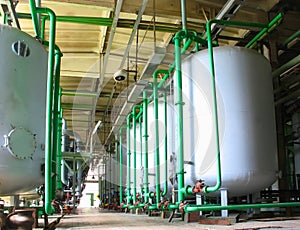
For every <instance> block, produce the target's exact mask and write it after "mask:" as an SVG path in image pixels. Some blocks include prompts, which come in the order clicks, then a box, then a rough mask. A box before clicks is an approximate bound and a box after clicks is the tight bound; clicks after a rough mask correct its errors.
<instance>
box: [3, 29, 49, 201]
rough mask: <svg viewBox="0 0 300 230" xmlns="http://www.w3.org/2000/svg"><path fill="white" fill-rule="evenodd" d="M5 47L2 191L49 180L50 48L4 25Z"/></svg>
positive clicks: (11, 191)
mask: <svg viewBox="0 0 300 230" xmlns="http://www.w3.org/2000/svg"><path fill="white" fill-rule="evenodd" d="M0 47H1V52H0V69H1V75H0V81H1V84H0V121H1V122H0V137H1V138H0V145H1V148H0V195H12V194H16V193H19V192H25V191H28V190H30V189H34V188H35V187H36V186H39V185H40V184H42V183H43V180H44V177H43V174H42V170H43V164H44V147H45V117H46V103H45V102H46V79H47V52H46V51H45V49H44V48H43V46H42V45H41V44H40V43H39V42H37V41H36V40H35V39H34V38H32V37H31V36H29V35H28V34H26V33H24V32H21V31H20V30H18V29H16V28H12V27H9V26H5V25H0Z"/></svg>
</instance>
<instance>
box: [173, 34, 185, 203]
mask: <svg viewBox="0 0 300 230" xmlns="http://www.w3.org/2000/svg"><path fill="white" fill-rule="evenodd" d="M173 40H174V42H175V71H176V72H175V74H176V77H175V82H174V84H175V87H176V94H175V96H176V98H175V106H176V112H177V130H178V135H177V146H176V147H177V150H178V154H177V170H178V171H177V179H178V202H182V201H183V200H184V191H183V189H184V148H183V105H184V102H183V100H182V76H181V52H180V43H181V40H182V37H181V32H178V33H177V34H176V35H175V37H174V38H173Z"/></svg>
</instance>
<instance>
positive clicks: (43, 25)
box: [41, 17, 48, 41]
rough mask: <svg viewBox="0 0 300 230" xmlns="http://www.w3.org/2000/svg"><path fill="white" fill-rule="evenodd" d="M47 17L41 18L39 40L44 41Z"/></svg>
mask: <svg viewBox="0 0 300 230" xmlns="http://www.w3.org/2000/svg"><path fill="white" fill-rule="evenodd" d="M47 18H48V17H42V19H41V40H42V41H43V40H44V39H45V27H46V20H47Z"/></svg>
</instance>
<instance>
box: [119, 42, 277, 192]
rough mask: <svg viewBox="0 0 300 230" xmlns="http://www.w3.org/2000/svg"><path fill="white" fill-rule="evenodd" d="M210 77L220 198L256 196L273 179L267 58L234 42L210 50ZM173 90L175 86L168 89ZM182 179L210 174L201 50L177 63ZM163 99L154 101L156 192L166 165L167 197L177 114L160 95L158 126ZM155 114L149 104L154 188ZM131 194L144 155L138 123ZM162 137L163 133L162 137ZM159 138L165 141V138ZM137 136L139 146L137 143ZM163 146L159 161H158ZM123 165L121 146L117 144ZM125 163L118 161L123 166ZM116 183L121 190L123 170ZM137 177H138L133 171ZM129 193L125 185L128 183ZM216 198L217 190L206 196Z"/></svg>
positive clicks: (210, 181)
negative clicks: (225, 193) (179, 65)
mask: <svg viewBox="0 0 300 230" xmlns="http://www.w3.org/2000/svg"><path fill="white" fill-rule="evenodd" d="M214 65H215V75H216V78H215V81H216V89H217V110H218V124H219V142H220V154H221V175H222V186H221V188H222V189H225V190H227V191H228V196H231V197H232V196H244V195H249V194H256V193H258V192H259V191H261V190H263V189H265V188H268V187H269V186H271V185H272V184H273V183H274V182H275V181H276V178H277V170H278V169H277V145H276V127H275V113H274V100H273V86H272V77H271V67H270V64H269V62H268V60H267V59H266V58H265V57H264V56H262V55H261V54H259V53H257V52H256V51H253V50H249V49H246V48H241V47H217V48H214ZM174 92H175V93H176V85H175V86H174ZM182 94H183V102H184V107H183V127H184V129H183V139H184V142H183V144H184V172H185V174H184V178H185V184H186V185H191V186H193V185H195V184H196V183H197V181H199V180H200V179H201V180H202V181H204V182H205V184H206V185H208V186H214V185H215V184H216V180H217V179H216V178H217V158H216V151H215V145H216V133H215V132H216V131H215V124H214V114H213V106H214V104H213V96H212V88H211V75H210V63H209V54H208V51H207V50H203V51H200V52H198V53H195V54H193V55H191V56H189V57H187V58H185V59H184V60H183V62H182ZM164 103H165V102H164V99H163V97H161V98H160V99H159V106H158V107H159V121H158V122H159V143H160V144H159V156H160V157H159V158H160V159H159V161H160V187H161V191H163V190H164V181H165V175H164V167H165V164H167V168H168V170H167V172H168V175H167V181H168V195H167V197H170V196H171V195H172V188H173V186H175V189H176V183H173V182H174V178H175V181H176V173H177V163H178V162H177V158H178V155H177V154H178V150H177V149H176V146H178V130H177V112H176V108H175V107H176V105H175V103H176V102H175V101H174V95H172V94H170V95H169V96H168V97H167V99H166V103H167V115H166V116H167V119H166V120H167V125H166V126H165V109H164V106H165V105H164ZM154 122H155V119H154V106H153V103H150V104H149V105H148V127H149V129H148V135H149V137H148V148H149V149H148V155H149V187H150V191H153V192H155V184H156V183H155V177H156V175H155V173H156V170H155V168H156V166H155V157H154V156H155V128H154V127H155V124H154ZM130 135H131V137H130V139H131V144H130V152H131V169H130V170H131V182H132V181H133V175H134V174H133V173H134V170H133V165H134V162H133V153H134V148H133V146H134V143H133V136H134V134H133V129H132V128H131V132H130ZM136 135H137V138H136V140H137V144H136V154H137V157H136V159H137V162H136V165H137V172H138V173H137V175H138V176H137V183H136V184H137V192H138V193H142V187H144V181H143V175H144V174H143V173H144V167H143V166H144V165H143V164H144V162H143V157H141V155H143V154H145V149H144V148H145V147H144V146H145V142H144V138H143V137H142V138H140V135H142V136H144V130H143V124H142V127H141V130H140V126H139V125H137V131H136ZM165 135H166V136H165ZM165 137H166V139H167V141H166V142H165ZM141 140H142V143H141ZM165 143H166V144H167V161H165V156H164V152H165ZM123 145H124V151H123V154H124V155H123V162H124V161H125V162H126V152H127V150H126V143H123ZM125 164H126V163H125ZM124 174H125V175H124V178H123V186H125V187H126V173H124ZM141 175H142V176H141ZM130 187H131V191H133V189H134V188H133V183H131V186H130ZM213 195H217V194H213Z"/></svg>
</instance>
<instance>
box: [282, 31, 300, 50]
mask: <svg viewBox="0 0 300 230" xmlns="http://www.w3.org/2000/svg"><path fill="white" fill-rule="evenodd" d="M299 36H300V30H298V31H297V32H296V33H294V34H292V36H290V37H288V38H287V39H286V40H285V41H284V42H283V43H282V46H283V47H287V45H288V44H289V43H290V42H292V41H293V40H294V39H296V38H297V37H299Z"/></svg>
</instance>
